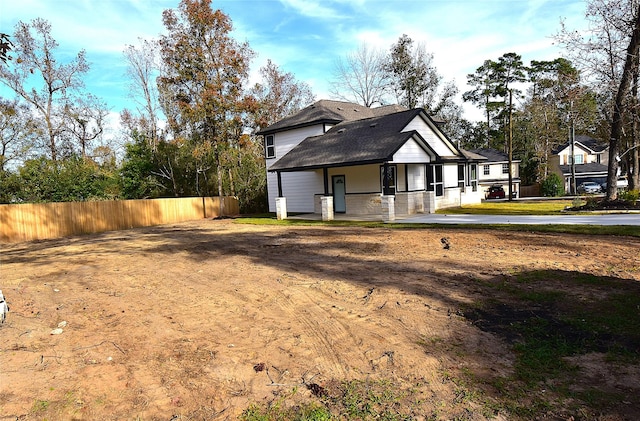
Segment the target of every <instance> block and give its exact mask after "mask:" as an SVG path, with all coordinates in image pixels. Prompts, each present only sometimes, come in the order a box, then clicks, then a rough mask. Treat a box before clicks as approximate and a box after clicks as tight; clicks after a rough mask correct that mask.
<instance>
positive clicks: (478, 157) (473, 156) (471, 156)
mask: <svg viewBox="0 0 640 421" xmlns="http://www.w3.org/2000/svg"><path fill="white" fill-rule="evenodd" d="M459 149H460V152H462V155H464V157H465V158H467V159H468V160H470V161H486V160H487V157H486V156H484V155H480V154H478V153H475V152H473V151H468V150H466V149H462V148H459Z"/></svg>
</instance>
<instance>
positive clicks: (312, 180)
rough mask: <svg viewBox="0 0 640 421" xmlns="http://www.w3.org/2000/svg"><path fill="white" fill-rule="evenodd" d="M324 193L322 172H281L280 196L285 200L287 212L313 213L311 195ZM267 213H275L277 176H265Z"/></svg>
mask: <svg viewBox="0 0 640 421" xmlns="http://www.w3.org/2000/svg"><path fill="white" fill-rule="evenodd" d="M323 191H324V181H323V178H322V171H320V172H318V171H305V172H283V173H282V194H283V195H284V197H286V198H287V211H288V212H310V213H311V212H313V195H314V194H315V193H322V192H323ZM267 193H268V195H269V212H275V211H276V197H278V176H277V174H276V173H268V174H267Z"/></svg>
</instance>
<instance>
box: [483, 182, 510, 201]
mask: <svg viewBox="0 0 640 421" xmlns="http://www.w3.org/2000/svg"><path fill="white" fill-rule="evenodd" d="M485 198H487V199H504V198H505V193H504V189H503V188H502V186H501V185H498V184H496V185H494V186H491V187H489V190H487V194H486V195H485Z"/></svg>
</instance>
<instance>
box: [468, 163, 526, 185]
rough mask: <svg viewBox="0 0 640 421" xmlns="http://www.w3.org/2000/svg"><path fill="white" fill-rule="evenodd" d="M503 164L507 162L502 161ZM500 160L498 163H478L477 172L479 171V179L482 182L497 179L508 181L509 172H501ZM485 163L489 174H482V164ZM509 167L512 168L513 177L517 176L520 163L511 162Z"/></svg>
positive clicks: (518, 175)
mask: <svg viewBox="0 0 640 421" xmlns="http://www.w3.org/2000/svg"><path fill="white" fill-rule="evenodd" d="M504 163H505V164H507V163H508V162H504ZM502 164H503V163H502V162H500V163H491V164H479V165H478V173H479V176H480V178H479V181H480V182H481V183H482V182H483V181H487V180H488V181H490V182H496V181H499V180H503V181H507V182H508V181H509V173H506V174H503V173H502ZM485 165H489V175H484V166H485ZM511 168H512V170H511V171H512V173H513V178H519V177H520V174H519V172H520V165H519V163H517V162H515V163H513V164H511Z"/></svg>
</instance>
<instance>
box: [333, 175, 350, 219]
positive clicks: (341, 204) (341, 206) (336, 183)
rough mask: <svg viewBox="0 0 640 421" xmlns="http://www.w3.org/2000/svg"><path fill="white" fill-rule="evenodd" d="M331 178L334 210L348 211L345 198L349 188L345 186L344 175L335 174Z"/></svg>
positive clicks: (338, 211)
mask: <svg viewBox="0 0 640 421" xmlns="http://www.w3.org/2000/svg"><path fill="white" fill-rule="evenodd" d="M331 180H332V182H333V211H334V212H337V213H345V212H346V211H347V203H346V200H345V194H346V192H347V190H346V189H345V186H344V175H334V176H333V177H331Z"/></svg>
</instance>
